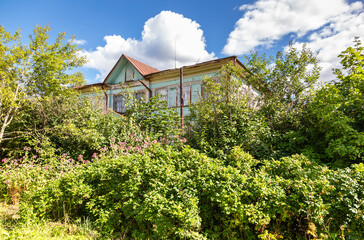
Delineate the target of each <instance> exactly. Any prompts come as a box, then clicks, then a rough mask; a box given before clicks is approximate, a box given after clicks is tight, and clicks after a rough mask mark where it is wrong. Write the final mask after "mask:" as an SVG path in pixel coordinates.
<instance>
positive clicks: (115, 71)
mask: <svg viewBox="0 0 364 240" xmlns="http://www.w3.org/2000/svg"><path fill="white" fill-rule="evenodd" d="M228 63H233V64H235V65H236V66H238V67H241V68H243V69H244V70H245V71H246V72H247V70H246V69H245V67H244V65H243V64H242V63H241V62H240V61H239V60H238V59H237V57H236V56H231V57H226V58H221V59H216V60H211V61H207V62H202V63H198V64H194V65H190V66H184V67H181V68H175V69H168V70H163V71H159V70H158V69H156V68H153V67H151V66H149V65H147V64H144V63H142V62H140V61H138V60H136V59H133V58H131V57H129V56H126V55H122V56H121V57H120V58H119V60H118V61H117V63H116V64H115V66H114V67H113V68H112V70H111V71H110V73H109V74H108V75H107V77H106V78H105V80H104V81H103V83H97V84H90V85H85V86H81V87H78V88H77V89H78V90H80V91H81V92H82V93H83V94H84V95H88V96H89V97H93V94H94V92H95V91H98V92H102V97H101V98H98V100H97V101H98V105H100V106H102V108H103V110H104V111H107V110H108V109H112V110H113V111H115V112H117V113H123V112H124V111H125V109H124V105H123V99H122V96H121V95H120V93H121V92H122V91H123V90H124V89H125V87H128V88H130V87H131V88H132V89H133V90H134V91H135V98H136V99H141V98H145V99H146V100H148V99H149V98H150V97H152V96H155V95H157V94H159V95H160V96H161V98H162V99H163V100H165V101H166V102H167V103H168V107H170V108H175V109H176V111H178V112H179V113H180V114H181V116H182V117H183V116H185V115H188V113H189V106H190V105H191V104H192V103H194V102H196V101H197V100H198V99H199V98H200V97H201V96H202V95H203V88H202V82H203V79H204V78H205V77H206V76H207V77H209V76H210V77H214V76H215V75H216V73H217V72H218V71H219V70H220V69H221V68H222V67H223V66H224V65H226V64H228ZM246 87H247V88H246V89H247V90H250V92H252V93H253V94H258V93H257V92H256V91H254V90H253V89H251V88H249V87H248V86H246ZM181 93H182V96H181Z"/></svg>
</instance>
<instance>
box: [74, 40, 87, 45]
mask: <svg viewBox="0 0 364 240" xmlns="http://www.w3.org/2000/svg"><path fill="white" fill-rule="evenodd" d="M72 43H74V44H77V45H85V44H86V43H87V41H86V40H83V39H73V41H72Z"/></svg>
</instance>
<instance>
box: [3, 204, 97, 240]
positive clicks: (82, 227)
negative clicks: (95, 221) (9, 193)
mask: <svg viewBox="0 0 364 240" xmlns="http://www.w3.org/2000/svg"><path fill="white" fill-rule="evenodd" d="M18 211H19V208H18V207H17V206H14V205H8V204H5V203H0V239H4V240H12V239H40V240H42V239H52V240H61V239H62V240H63V239H69V240H71V239H72V240H83V239H97V238H98V233H97V232H96V231H95V230H93V229H92V226H91V223H90V221H88V220H87V219H84V220H79V221H77V222H76V223H68V222H51V221H28V222H24V221H21V220H20V217H19V215H18Z"/></svg>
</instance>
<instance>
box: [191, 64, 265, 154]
mask: <svg viewBox="0 0 364 240" xmlns="http://www.w3.org/2000/svg"><path fill="white" fill-rule="evenodd" d="M243 77H244V72H242V71H241V69H240V68H237V67H236V66H234V65H226V66H224V67H223V68H222V69H221V71H220V72H219V73H218V74H217V75H216V76H215V77H210V78H205V79H204V81H203V92H204V96H203V98H201V99H200V100H199V101H198V102H196V103H195V104H193V105H192V106H191V107H190V115H189V116H188V117H187V118H186V123H187V126H188V129H189V131H188V132H187V134H186V136H187V139H188V144H190V145H191V146H192V147H193V148H196V149H199V150H201V151H202V152H204V153H206V154H208V155H209V156H211V157H219V158H225V157H226V156H225V155H226V154H229V152H230V151H231V149H232V148H233V147H235V146H241V147H242V148H243V149H245V150H246V151H248V152H249V153H250V154H252V155H253V156H255V157H258V158H259V159H262V158H264V157H268V156H270V155H271V149H270V146H269V141H270V138H271V134H270V129H269V127H268V124H267V122H266V121H265V118H264V116H263V115H260V114H258V112H257V109H258V106H257V104H258V103H257V100H258V99H257V97H256V96H254V95H253V94H252V91H253V89H246V91H247V92H246V93H245V92H244V89H245V87H246V86H245V83H244V79H243ZM245 94H246V95H245Z"/></svg>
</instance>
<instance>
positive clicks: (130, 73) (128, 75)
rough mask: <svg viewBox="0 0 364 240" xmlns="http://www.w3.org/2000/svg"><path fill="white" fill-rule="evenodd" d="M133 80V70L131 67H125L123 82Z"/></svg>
mask: <svg viewBox="0 0 364 240" xmlns="http://www.w3.org/2000/svg"><path fill="white" fill-rule="evenodd" d="M132 80H134V68H133V67H131V66H128V67H126V69H125V81H126V82H127V81H132Z"/></svg>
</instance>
